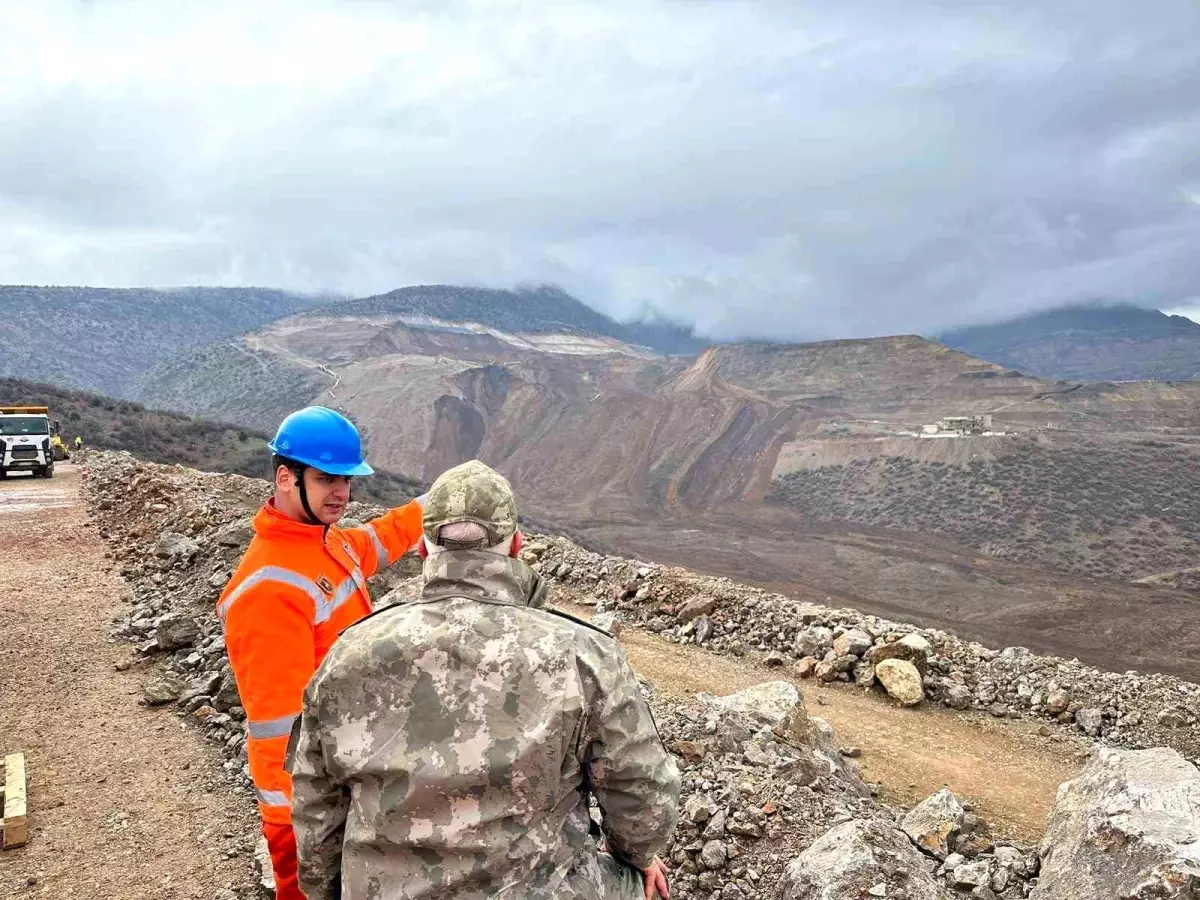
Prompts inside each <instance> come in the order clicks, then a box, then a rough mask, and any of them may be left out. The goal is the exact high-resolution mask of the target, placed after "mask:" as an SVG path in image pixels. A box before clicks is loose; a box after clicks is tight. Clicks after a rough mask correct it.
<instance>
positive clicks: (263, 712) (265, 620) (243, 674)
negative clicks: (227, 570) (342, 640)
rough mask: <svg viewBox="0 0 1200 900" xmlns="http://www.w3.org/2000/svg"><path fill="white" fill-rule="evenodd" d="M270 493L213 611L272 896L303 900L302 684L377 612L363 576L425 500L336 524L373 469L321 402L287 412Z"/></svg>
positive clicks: (408, 536)
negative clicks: (237, 705)
mask: <svg viewBox="0 0 1200 900" xmlns="http://www.w3.org/2000/svg"><path fill="white" fill-rule="evenodd" d="M270 447H271V452H272V453H273V454H274V456H273V457H272V460H271V462H272V467H273V468H274V470H275V494H274V496H273V497H272V498H271V499H270V500H268V501H267V502H266V503H265V504H264V505H263V507H262V509H260V510H259V511H258V513H257V515H255V517H254V538H253V539H252V540H251V541H250V546H249V547H248V548H247V549H246V555H245V556H244V557H242V561H241V563H240V564H239V565H238V568H237V571H236V572H234V574H233V577H232V578H231V579H230V580H229V583H228V584H227V585H226V586H225V590H224V591H222V592H221V599H220V600H219V601H218V605H217V613H218V615H219V616H220V617H221V621H222V623H223V624H224V627H225V644H226V647H227V649H228V651H229V661H230V664H231V665H232V667H233V674H234V677H235V678H236V679H237V686H238V693H239V694H240V695H241V700H242V706H243V707H244V708H245V710H246V718H247V720H248V721H247V727H248V731H249V735H248V737H247V741H246V755H247V756H248V757H249V759H250V776H251V778H252V779H253V780H254V786H255V788H256V791H257V794H258V807H259V811H260V812H261V813H262V820H263V832H264V834H266V837H267V843H268V845H269V846H270V849H271V862H272V864H273V867H274V870H275V884H276V894H275V896H276V898H277V900H304V895H303V894H302V893H301V892H300V887H299V884H298V883H297V880H296V842H295V838H294V837H293V836H292V818H291V816H292V811H291V796H292V783H291V777H290V776H289V775H288V773H287V771H286V770H285V769H284V755H285V753H286V751H287V743H288V736H289V735H290V734H291V730H292V723H293V721H295V719H296V718H297V717H298V716H299V714H300V709H301V706H302V703H303V695H304V688H305V685H307V684H308V681H309V679H310V678H312V676H313V673H314V672H316V670H317V666H319V665H320V664H321V660H322V659H324V658H325V654H326V653H327V652H328V650H329V648H330V646H331V645H332V644H333V642H334V641H335V640H336V639H337V636H338V634H339V633H341V631H342V630H343V629H345V628H347V627H348V626H350V625H352V624H353V623H355V622H357V621H358V620H359V619H361V618H363V617H364V616H366V615H367V614H368V613H370V612H371V597H370V595H369V594H368V593H367V578H369V577H370V576H372V575H374V574H375V573H376V572H377V571H379V570H381V569H384V568H386V567H387V566H389V565H391V564H392V563H393V562H395V561H396V560H397V559H398V558H399V557H400V556H402V555H403V554H404V553H406V552H407V551H408V550H409V549H411V548H412V546H413V545H414V544H415V543H416V542H417V541H418V540H419V539H420V537H421V501H420V500H414V501H412V502H411V503H409V504H408V505H406V506H402V507H399V508H397V509H393V510H391V511H389V512H388V513H386V514H384V515H383V516H381V517H379V518H378V519H375V520H374V521H372V522H370V523H369V524H367V525H364V526H362V527H361V528H346V529H342V528H338V527H337V524H336V523H337V521H338V520H339V519H341V518H342V516H343V514H344V513H345V512H346V506H347V505H348V504H349V503H350V480H351V479H352V478H354V477H356V476H359V475H370V474H371V472H372V471H373V470H372V469H371V467H370V466H369V465H367V463H366V461H365V460H364V459H363V455H362V441H361V440H360V438H359V435H358V430H357V429H356V428H355V427H354V425H353V423H351V422H350V420H349V419H347V418H346V417H345V416H343V415H341V414H340V413H337V412H335V411H333V410H332V409H326V408H325V407H323V406H310V407H307V408H306V409H302V410H300V411H298V412H294V413H292V414H291V415H290V416H288V417H287V418H286V419H284V420H283V423H282V424H281V425H280V426H279V431H278V432H277V433H276V435H275V439H274V440H273V441H271V443H270Z"/></svg>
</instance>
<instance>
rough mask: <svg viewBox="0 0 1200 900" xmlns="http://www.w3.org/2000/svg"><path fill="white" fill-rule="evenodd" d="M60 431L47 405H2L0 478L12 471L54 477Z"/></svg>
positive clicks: (0, 421) (0, 413) (0, 410)
mask: <svg viewBox="0 0 1200 900" xmlns="http://www.w3.org/2000/svg"><path fill="white" fill-rule="evenodd" d="M57 432H58V429H57V428H56V427H55V426H54V423H51V421H50V410H49V409H47V408H46V407H45V406H0V478H5V477H7V476H8V473H9V472H32V473H33V474H34V475H40V476H42V477H43V478H53V477H54V449H53V447H52V446H51V438H52V436H53V435H54V434H57Z"/></svg>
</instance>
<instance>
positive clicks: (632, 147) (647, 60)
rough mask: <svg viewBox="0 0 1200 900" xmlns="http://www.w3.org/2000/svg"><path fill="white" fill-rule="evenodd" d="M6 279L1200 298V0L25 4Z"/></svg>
mask: <svg viewBox="0 0 1200 900" xmlns="http://www.w3.org/2000/svg"><path fill="white" fill-rule="evenodd" d="M0 17H2V20H0V282H6V283H42V284H71V283H73V284H92V285H107V286H131V285H175V284H201V283H202V284H257V285H270V286H278V287H284V288H293V289H301V290H314V291H315V290H333V291H338V292H341V293H347V294H354V295H362V294H370V293H377V292H381V291H385V290H389V289H391V288H394V287H398V286H402V285H406V284H415V283H428V282H449V283H466V284H485V285H493V286H511V285H513V284H516V283H528V282H542V281H547V282H553V283H556V284H559V285H561V286H563V287H564V288H566V289H568V290H570V291H572V292H573V293H575V294H577V295H578V296H580V297H581V298H582V299H584V300H585V301H587V302H588V303H590V304H591V305H593V306H595V307H597V308H599V309H602V310H604V311H606V312H609V313H611V314H613V315H615V316H618V317H622V316H629V315H631V314H633V313H634V312H636V311H638V310H639V309H642V308H643V307H645V306H652V307H655V308H657V309H660V310H662V311H665V312H667V313H670V314H672V315H674V316H676V317H678V318H680V319H683V320H685V321H689V322H692V323H694V324H696V325H697V327H698V328H699V329H700V330H701V331H702V332H704V333H706V334H708V335H710V336H714V337H733V336H743V337H744V336H754V337H774V338H822V337H831V336H847V335H869V334H882V333H892V332H912V331H925V332H928V331H931V330H935V329H937V328H939V327H943V326H948V325H953V324H960V323H966V322H972V321H979V320H983V319H987V318H995V317H999V316H1002V315H1005V314H1008V313H1015V312H1021V311H1025V310H1029V309H1035V308H1039V307H1044V306H1054V305H1059V304H1062V303H1064V302H1068V301H1074V300H1081V299H1092V298H1106V299H1121V300H1134V301H1137V302H1141V303H1145V304H1147V305H1154V306H1158V307H1161V308H1168V309H1177V308H1195V307H1200V0H1141V2H1130V0H1061V2H1055V0H1006V2H1003V3H1001V2H996V3H960V2H951V0H860V2H854V0H819V2H814V3H809V2H803V3H802V2H798V0H763V2H759V3H754V2H748V0H747V2H743V0H724V2H714V3H704V2H696V0H690V2H657V0H628V2H626V0H619V2H608V3H606V2H602V0H582V2H577V3H576V2H563V3H558V2H542V0H533V2H528V3H518V2H506V0H478V2H458V0H439V2H429V3H419V2H408V3H404V2H395V3H387V2H370V0H357V2H351V0H329V2H319V0H286V2H258V0H238V2H229V3H227V2H223V0H209V2H204V3H199V2H195V3H184V2H173V3H165V2H161V0H154V2H147V3H125V2H120V0H93V2H78V3H67V2H62V3H56V2H52V0H39V2H37V3H27V2H21V0H0Z"/></svg>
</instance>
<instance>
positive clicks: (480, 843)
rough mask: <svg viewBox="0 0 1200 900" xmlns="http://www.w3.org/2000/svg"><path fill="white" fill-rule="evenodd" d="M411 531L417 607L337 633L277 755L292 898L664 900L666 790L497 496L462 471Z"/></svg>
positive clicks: (617, 670)
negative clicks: (593, 813) (282, 773)
mask: <svg viewBox="0 0 1200 900" xmlns="http://www.w3.org/2000/svg"><path fill="white" fill-rule="evenodd" d="M463 523H474V524H473V525H464V524H463ZM464 528H465V529H466V531H465V532H464V530H463V529H464ZM423 530H424V541H425V545H424V547H423V550H422V553H423V554H424V555H425V556H426V559H425V568H424V579H425V583H424V587H423V592H422V594H421V596H420V597H419V598H418V599H417V600H415V601H413V602H411V603H406V604H402V605H399V606H393V607H389V608H386V609H383V610H380V611H378V612H376V613H374V614H373V615H371V616H369V617H367V618H366V619H364V620H362V621H360V622H358V623H357V624H355V625H353V626H351V627H350V628H348V629H347V630H346V631H345V632H344V633H343V634H342V636H341V637H340V638H339V639H338V641H337V643H335V644H334V646H333V648H332V649H331V650H330V652H329V655H328V656H327V657H326V658H325V662H324V663H323V664H322V666H321V667H320V669H319V670H318V671H317V673H316V675H315V676H314V677H313V680H312V681H311V682H310V683H309V685H308V690H307V691H306V693H305V701H304V713H303V715H302V717H301V720H300V722H299V723H298V724H297V727H296V730H295V731H294V732H293V738H292V745H293V746H292V748H291V750H290V753H289V768H290V769H291V773H292V778H293V788H294V796H293V800H292V822H293V826H294V828H295V833H296V843H297V847H298V857H299V869H300V884H301V887H302V888H303V890H304V893H305V895H306V896H307V897H309V898H310V900H327V898H337V897H342V898H346V900H392V898H396V900H399V898H410V900H433V898H437V900H449V898H453V900H485V898H504V900H551V898H554V900H571V898H588V900H641V898H643V897H652V896H654V894H655V892H656V890H657V891H659V892H662V893H663V894H664V895H665V894H666V890H667V885H666V878H665V870H664V869H663V867H662V863H661V862H659V861H658V859H657V857H656V856H655V854H656V853H658V852H660V851H661V850H662V849H663V848H664V847H665V846H666V844H667V843H668V840H669V839H670V837H671V834H672V832H673V830H674V827H675V823H676V820H677V818H678V802H679V773H678V770H677V769H676V767H675V763H674V760H673V759H672V758H671V756H670V754H668V753H667V752H666V750H665V749H664V748H663V745H662V741H661V740H660V739H659V736H658V731H657V729H656V727H655V725H654V721H653V719H652V718H651V716H650V711H649V709H648V708H647V706H646V703H645V701H644V700H643V698H642V696H641V694H640V692H639V688H638V682H637V680H636V678H635V677H634V674H633V671H632V670H631V669H630V667H629V664H628V662H627V661H626V659H625V654H624V652H623V651H622V650H621V647H620V645H619V644H618V643H617V642H616V640H614V639H613V638H612V637H611V636H610V635H609V634H608V633H607V632H604V631H601V630H600V629H597V628H595V627H593V626H591V625H588V624H587V623H584V622H582V621H580V620H577V619H574V618H572V617H570V616H567V615H565V614H562V613H558V612H556V611H554V610H552V609H547V608H543V601H544V598H545V593H546V585H545V584H544V583H543V582H542V581H541V579H540V578H539V577H538V575H537V573H536V572H534V571H533V570H532V569H531V568H529V566H527V565H526V564H525V563H523V562H521V561H520V560H519V559H518V558H517V555H518V553H519V551H520V542H521V534H520V532H518V531H517V516H516V504H515V501H514V499H513V495H512V489H511V487H510V486H509V483H508V481H507V480H506V479H504V478H503V477H502V476H500V475H498V474H497V473H496V472H494V471H492V470H491V469H489V468H488V467H487V466H485V465H483V464H482V463H480V462H478V461H472V462H469V463H465V464H463V465H461V466H458V467H456V468H454V469H451V470H449V471H448V472H446V473H445V474H444V475H442V476H441V477H440V478H439V479H438V480H437V481H436V482H435V483H434V485H433V487H432V488H431V490H430V492H429V495H428V499H427V501H426V505H425V512H424V522H423ZM464 535H466V537H467V538H468V539H464ZM589 796H594V797H595V799H596V801H597V802H598V805H599V809H600V812H601V817H602V826H601V829H600V831H601V832H602V833H603V836H604V838H605V841H606V844H607V848H608V850H609V851H610V853H601V852H600V851H599V848H598V842H597V835H596V830H595V828H594V826H593V824H592V821H591V818H590V816H589V811H588V807H589ZM639 870H641V871H639ZM643 873H644V877H643Z"/></svg>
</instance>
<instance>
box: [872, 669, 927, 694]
mask: <svg viewBox="0 0 1200 900" xmlns="http://www.w3.org/2000/svg"><path fill="white" fill-rule="evenodd" d="M875 677H876V678H878V679H879V683H880V684H882V685H883V687H884V690H886V691H887V692H888V694H889V695H890V696H891V697H893V698H894V699H896V700H898V701H900V703H901V704H903V705H904V706H916V705H917V704H918V703H920V702H921V701H922V700H924V699H925V687H924V685H923V684H922V682H921V673H920V672H919V671H917V667H916V666H914V665H913V664H912V663H911V662H909V661H908V660H906V659H885V660H883V661H882V662H881V663H879V665H877V666H876V667H875Z"/></svg>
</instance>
